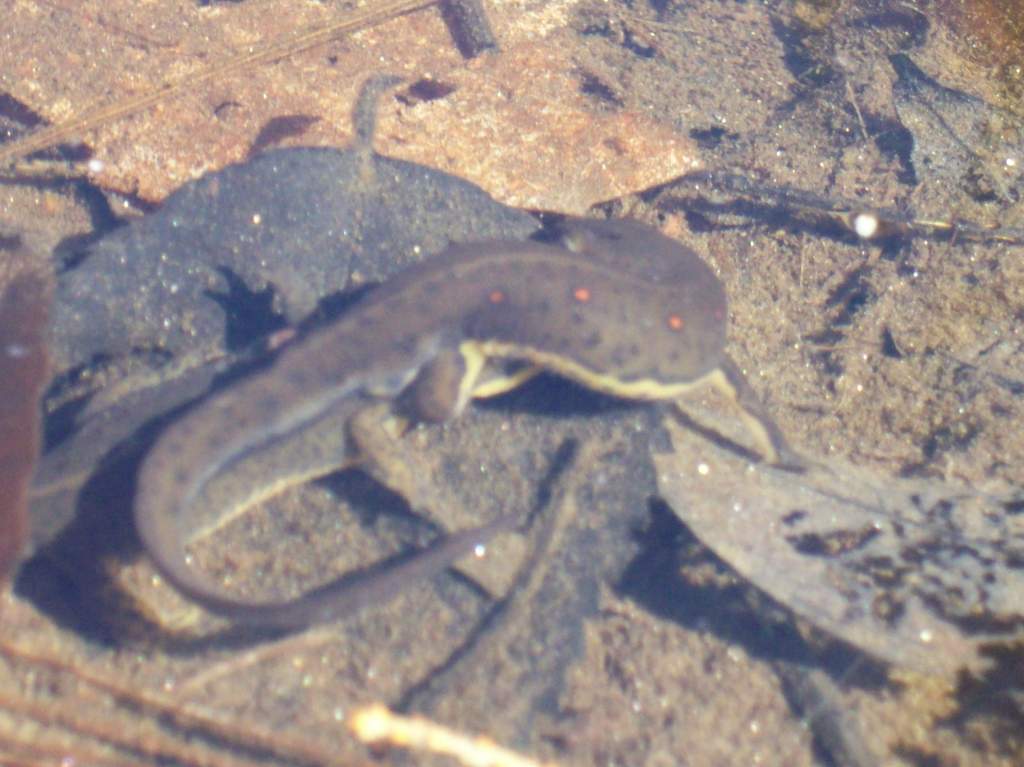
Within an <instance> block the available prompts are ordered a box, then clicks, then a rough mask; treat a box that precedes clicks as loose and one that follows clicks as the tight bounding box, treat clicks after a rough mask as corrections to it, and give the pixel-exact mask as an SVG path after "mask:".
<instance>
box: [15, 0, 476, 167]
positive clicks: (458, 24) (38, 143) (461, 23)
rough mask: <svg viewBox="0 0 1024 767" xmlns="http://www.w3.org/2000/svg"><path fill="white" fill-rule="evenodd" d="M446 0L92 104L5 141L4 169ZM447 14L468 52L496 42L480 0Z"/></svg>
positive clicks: (417, 1)
mask: <svg viewBox="0 0 1024 767" xmlns="http://www.w3.org/2000/svg"><path fill="white" fill-rule="evenodd" d="M439 1H440V0H375V2H373V3H371V4H369V5H368V6H367V7H365V8H358V9H354V10H350V11H348V12H344V13H341V14H340V15H339V16H338V17H337V18H336V19H335V20H333V21H331V22H329V23H327V24H316V25H312V26H309V27H304V28H302V29H298V30H295V31H293V32H289V33H287V34H285V35H282V36H281V37H279V38H277V39H276V40H271V41H268V42H266V43H263V44H261V45H254V46H251V47H249V48H247V49H246V50H245V52H244V53H241V54H239V55H236V56H231V57H229V58H226V59H224V60H222V61H218V62H215V63H213V64H211V65H210V66H209V67H207V68H205V69H203V70H202V71H199V72H194V73H192V74H189V75H186V76H184V77H182V78H180V79H177V80H171V81H168V82H166V83H164V84H163V85H161V86H158V87H156V88H153V89H151V90H148V91H146V92H144V93H141V94H139V95H138V96H132V97H129V98H126V99H122V100H120V101H115V102H114V103H111V104H101V105H99V106H96V107H93V108H92V109H87V110H86V111H84V112H83V113H81V114H79V115H76V116H75V117H72V118H71V119H70V120H68V121H66V122H63V123H60V124H59V125H52V126H49V127H47V128H43V129H41V130H38V131H35V132H34V133H31V134H29V135H28V136H25V137H24V138H21V139H19V140H17V141H12V142H10V143H8V144H6V145H4V146H0V168H4V167H6V166H9V165H11V164H12V163H14V162H15V161H16V160H18V159H19V158H22V157H27V156H28V155H30V154H32V153H33V152H38V151H40V150H42V149H47V148H49V147H51V146H54V145H56V144H59V143H61V142H63V141H66V140H68V139H69V138H74V137H78V136H81V134H83V133H85V132H87V131H89V130H92V129H93V128H97V127H99V126H101V125H106V124H107V123H110V122H113V121H114V120H119V119H121V118H124V117H128V116H130V115H133V114H137V113H138V112H141V111H143V110H145V109H148V108H149V107H152V106H154V105H156V104H159V103H161V102H163V101H166V100H167V99H170V98H173V97H176V96H180V95H182V94H185V93H187V92H189V91H191V90H192V89H194V88H195V87H197V86H199V85H201V84H203V83H207V82H212V81H214V80H217V79H218V78H222V77H224V76H226V75H228V74H231V73H234V72H240V71H244V70H245V69H246V68H247V67H251V66H254V65H256V64H266V63H270V62H273V61H277V60H279V59H283V58H286V57H288V56H291V55H293V54H296V53H300V52H302V51H305V50H308V49H310V48H313V47H315V46H317V45H321V44H323V43H326V42H329V41H330V40H334V39H336V38H338V37H341V36H342V35H346V34H349V33H351V32H354V31H356V30H359V29H365V28H367V27H372V26H375V25H377V24H380V23H382V22H384V21H388V20H389V19H393V18H396V17H398V16H404V15H406V14H409V13H412V12H414V11H419V10H422V9H424V8H428V7H430V6H433V5H437V4H438V3H439ZM444 6H445V19H446V21H447V22H448V23H449V25H450V26H451V27H452V35H453V37H454V38H455V41H456V45H457V46H458V47H459V50H460V52H462V53H463V55H467V56H469V55H476V54H478V53H480V52H482V51H484V50H487V49H488V48H489V47H493V46H491V45H489V44H488V42H489V41H490V42H492V43H493V35H492V36H491V37H490V38H488V37H487V33H488V32H489V30H490V27H489V25H488V24H487V18H486V15H484V12H483V7H482V6H481V5H480V4H479V0H445V2H444Z"/></svg>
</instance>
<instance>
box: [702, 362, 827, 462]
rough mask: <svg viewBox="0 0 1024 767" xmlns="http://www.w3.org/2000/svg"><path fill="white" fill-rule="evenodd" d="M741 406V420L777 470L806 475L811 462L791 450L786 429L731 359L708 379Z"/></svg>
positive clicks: (722, 364)
mask: <svg viewBox="0 0 1024 767" xmlns="http://www.w3.org/2000/svg"><path fill="white" fill-rule="evenodd" d="M703 380H704V381H706V382H707V383H709V384H711V385H712V386H714V387H715V388H716V389H718V390H719V391H720V392H722V393H723V394H725V396H727V397H728V398H729V399H731V400H732V401H733V402H735V403H736V404H737V405H738V406H739V412H740V416H741V417H742V418H743V422H744V424H745V425H746V427H747V430H748V431H749V432H750V434H751V436H752V437H753V438H754V441H755V442H756V443H757V448H758V450H760V451H761V453H762V454H763V455H764V457H765V459H766V460H767V461H768V462H769V463H772V464H775V465H776V466H780V467H782V468H786V469H791V470H793V471H804V470H805V469H806V468H807V461H806V460H805V459H804V458H803V457H802V456H800V454H798V453H797V452H796V451H795V450H793V448H791V447H790V446H789V442H788V441H787V440H786V437H785V435H783V433H782V429H780V428H779V426H778V424H776V423H775V421H774V419H772V417H771V416H770V415H769V414H768V411H767V410H765V407H764V404H763V403H762V402H761V400H760V398H759V397H758V396H757V393H756V392H755V391H754V389H753V388H752V387H751V386H750V383H749V382H748V381H747V379H746V376H744V375H743V371H742V370H740V368H739V366H738V365H737V364H736V363H735V362H734V361H733V360H732V358H731V357H729V355H724V356H723V358H722V363H721V364H720V365H719V366H718V368H716V369H715V370H713V371H711V373H709V374H708V375H707V376H706V377H705V378H704V379H703Z"/></svg>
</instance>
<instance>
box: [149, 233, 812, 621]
mask: <svg viewBox="0 0 1024 767" xmlns="http://www.w3.org/2000/svg"><path fill="white" fill-rule="evenodd" d="M560 235H561V243H560V244H559V245H554V244H544V243H540V242H532V241H530V242H497V241H495V242H480V243H472V244H463V245H454V246H452V247H450V248H449V249H448V250H447V251H445V252H444V253H441V254H440V255H437V256H434V257H432V258H429V259H428V260H426V261H424V262H422V263H420V264H418V265H416V266H413V267H411V268H409V269H407V270H405V271H403V272H401V273H400V274H398V275H397V276H396V277H394V278H393V279H391V280H389V281H388V282H386V283H385V284H384V285H382V286H381V287H379V288H377V289H376V290H374V291H372V292H371V293H370V294H369V295H368V296H367V297H365V298H364V299H363V300H361V301H360V302H359V303H358V304H357V305H356V306H354V307H353V308H352V309H351V310H350V311H349V312H348V313H347V314H346V315H345V316H343V317H342V318H341V319H340V320H338V321H336V322H335V323H333V324H332V325H330V326H328V327H326V328H324V329H322V330H320V331H319V332H316V333H314V334H312V335H310V336H309V337H308V338H306V339H304V340H302V341H300V342H297V343H296V344H295V345H294V346H291V347H289V348H286V349H285V350H284V351H283V352H282V353H281V355H280V357H279V358H278V359H277V360H276V361H275V363H274V364H273V365H272V366H271V367H269V368H268V369H266V370H264V371H261V372H259V373H256V374H254V375H252V376H250V377H249V378H246V379H244V380H242V381H240V382H239V383H237V384H235V385H233V386H231V387H229V388H227V389H225V390H224V391H222V392H219V393H217V394H215V395H213V396H211V397H209V398H208V399H206V400H205V401H203V402H201V403H200V404H199V405H198V406H196V407H194V408H193V409H192V410H191V411H189V412H188V413H187V414H186V415H185V416H184V417H182V418H181V419H179V420H177V421H176V422H174V423H172V424H171V425H170V426H169V427H168V428H167V429H166V431H165V432H164V433H163V434H162V435H161V437H160V438H159V440H158V441H157V443H156V444H155V446H154V447H153V449H152V450H151V452H150V453H149V455H148V456H147V457H146V459H145V461H144V463H143V466H142V468H141V471H140V475H139V479H138V490H137V496H136V500H135V523H136V527H137V529H138V532H139V535H140V537H141V539H142V543H143V545H144V547H145V550H146V551H147V552H148V554H149V556H150V557H151V558H152V560H153V562H154V564H155V566H156V568H157V570H158V571H159V572H160V573H161V574H162V575H163V576H164V577H165V578H166V580H167V581H168V582H170V583H171V584H172V585H173V586H174V587H176V588H177V589H178V590H179V591H180V592H181V593H183V594H184V595H186V596H187V597H189V598H190V599H192V600H193V601H195V602H197V603H198V604H200V605H201V606H203V607H204V608H206V609H208V610H210V611H212V612H214V613H217V614H220V615H222V616H224V617H226V618H229V619H231V620H234V621H238V622H243V623H251V624H260V625H266V626H273V627H282V628H297V627H301V626H305V625H308V624H311V623H316V622H321V621H325V620H331V619H335V618H338V617H341V616H344V615H347V614H350V613H352V612H354V611H355V610H358V609H360V608H361V607H363V606H365V605H368V604H373V603H380V602H382V601H383V600H385V599H388V598H390V597H392V596H393V595H395V594H397V593H398V592H399V591H401V590H402V589H403V588H405V587H406V586H407V585H409V584H411V583H414V582H416V581H417V580H420V579H422V578H425V577H428V576H431V575H433V574H436V573H437V572H439V571H441V570H443V569H444V568H446V567H448V566H449V565H450V564H451V563H452V562H453V561H454V560H456V559H457V558H459V557H460V556H463V555H465V554H467V553H469V551H471V550H472V549H473V547H474V546H475V545H477V544H479V543H483V542H484V541H486V540H487V539H489V538H490V537H491V536H493V535H494V534H496V533H498V532H499V531H502V530H508V529H511V528H513V527H515V526H516V525H517V524H518V517H517V515H514V514H507V515H504V516H502V517H499V518H497V519H495V520H494V521H492V522H490V523H488V524H486V525H483V526H481V527H477V528H473V529H468V530H464V531H460V532H456V533H454V534H452V535H450V536H447V537H444V538H442V539H441V540H440V541H439V542H438V543H436V544H435V545H433V546H430V547H427V548H426V549H424V550H422V551H420V552H417V553H416V554H414V555H413V556H411V557H408V558H406V559H405V560H404V561H402V562H401V563H399V564H396V565H394V566H390V567H382V568H376V569H375V571H374V572H372V573H371V574H367V575H365V576H363V577H360V578H352V577H344V576H343V577H342V578H340V579H338V580H336V581H332V582H331V583H328V584H326V585H324V586H322V587H319V588H317V589H314V590H312V591H310V592H307V593H305V594H302V595H300V596H298V597H295V598H291V599H280V600H252V599H246V598H243V597H240V596H235V595H233V594H231V593H229V592H228V591H226V590H225V589H224V588H222V587H221V586H220V585H219V584H218V583H217V582H216V581H215V580H214V579H213V578H212V577H210V576H209V575H207V574H204V573H203V572H202V571H200V570H198V569H196V568H195V567H193V566H192V565H191V563H190V561H189V557H188V556H187V554H186V545H187V543H188V542H189V540H194V539H195V538H196V537H198V536H200V535H203V534H205V533H208V532H210V531H211V530H213V529H215V528H216V527H218V526H220V525H222V524H224V523H225V522H226V521H227V520H229V519H231V518H233V517H234V516H236V515H237V514H239V513H241V512H242V511H244V510H245V509H246V508H248V507H249V506H251V505H253V504H254V503H256V502H257V501H259V500H260V499H263V498H266V497H269V496H271V495H274V494H276V493H277V492H280V491H281V490H282V489H284V488H285V487H288V486H291V485H295V484H299V483H302V482H305V481H308V480H310V479H313V478H315V477H318V476H322V475H324V474H327V473H330V472H332V471H335V470H337V469H339V468H341V467H344V466H350V465H353V464H355V463H358V462H359V461H360V460H361V459H363V458H365V457H366V456H364V455H361V451H360V449H359V443H360V439H359V435H358V433H357V432H356V430H355V429H354V428H353V424H354V423H356V421H358V420H359V418H358V416H359V415H360V414H365V413H366V412H367V409H368V408H373V407H380V406H381V405H382V404H383V405H386V406H387V407H388V409H395V410H396V411H397V410H398V409H399V408H400V409H402V411H403V412H406V413H408V414H410V415H411V416H412V417H413V418H415V419H418V420H424V421H443V420H446V419H448V418H452V417H454V416H456V415H458V414H459V413H460V412H461V411H462V410H463V408H465V406H466V404H467V403H468V402H469V400H470V399H471V398H473V397H490V396H495V395H497V394H500V393H503V392H505V391H508V390H510V389H512V388H514V387H515V386H518V385H520V384H521V383H523V381H525V380H527V379H529V378H530V377H532V376H533V375H534V374H535V373H537V372H539V371H542V370H546V371H551V372H554V373H556V374H559V375H562V376H565V377H566V378H569V379H571V380H573V381H576V382H578V383H580V384H582V385H583V386H586V387H588V388H590V389H593V390H595V391H598V392H603V393H606V394H610V395H613V396H616V397H622V398H625V399H630V400H646V401H673V400H676V399H677V398H679V397H680V396H681V395H683V394H685V393H686V392H687V391H689V390H690V389H691V388H693V387H694V386H698V385H703V384H708V383H710V384H713V385H715V386H717V387H718V388H720V389H722V390H724V391H726V392H727V393H728V394H729V395H730V396H732V397H733V398H734V399H735V400H736V401H737V402H738V404H739V405H740V406H741V409H742V411H743V413H744V416H745V421H746V422H747V424H748V426H749V428H750V430H751V433H752V435H753V437H754V438H755V440H756V442H757V444H758V445H759V448H760V449H761V450H762V451H763V453H764V455H765V457H766V458H767V459H768V460H770V461H773V462H785V463H791V464H799V459H798V458H797V457H796V456H795V454H794V453H793V452H792V451H791V450H790V449H789V447H788V445H787V444H786V440H785V438H784V437H783V435H782V433H781V431H780V430H779V429H778V427H777V426H776V425H775V423H774V422H773V421H772V420H771V418H770V417H769V416H768V414H767V413H766V412H765V411H764V409H763V408H762V406H761V404H760V402H759V400H758V399H757V397H756V396H755V395H754V393H753V391H752V390H751V388H750V386H749V385H748V384H747V382H746V380H745V379H744V377H743V375H742V373H741V372H740V370H739V368H738V367H737V366H736V365H735V363H733V362H732V360H731V359H730V358H729V356H728V355H727V354H726V352H725V341H726V296H725V291H724V289H723V287H722V284H721V282H720V281H719V280H718V278H717V277H716V276H715V275H714V273H713V272H712V271H711V269H710V268H709V267H708V266H707V265H706V264H705V263H704V262H703V261H702V260H701V259H700V258H699V257H698V256H697V255H696V254H695V253H693V252H692V251H690V250H689V249H688V248H686V247H684V246H683V245H681V244H680V243H678V242H676V241H675V240H672V239H669V238H668V237H665V236H664V235H662V234H661V233H660V232H658V231H657V230H655V229H652V228H651V227H648V226H645V225H643V224H641V223H639V222H635V221H625V220H622V221H607V222H601V221H584V220H570V221H568V222H567V223H565V224H564V225H562V227H561V230H560ZM508 360H515V361H520V362H523V363H525V367H523V368H520V369H518V370H517V371H516V372H515V373H513V374H511V375H507V374H505V373H504V372H503V370H502V368H501V367H500V366H501V365H502V364H504V363H506V362H507V361H508Z"/></svg>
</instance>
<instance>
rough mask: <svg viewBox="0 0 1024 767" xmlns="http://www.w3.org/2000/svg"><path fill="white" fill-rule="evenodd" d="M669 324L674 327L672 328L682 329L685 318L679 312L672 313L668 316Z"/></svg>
mask: <svg viewBox="0 0 1024 767" xmlns="http://www.w3.org/2000/svg"><path fill="white" fill-rule="evenodd" d="M668 326H669V327H670V328H672V330H682V329H683V318H682V317H680V316H679V315H678V314H670V315H669V316H668Z"/></svg>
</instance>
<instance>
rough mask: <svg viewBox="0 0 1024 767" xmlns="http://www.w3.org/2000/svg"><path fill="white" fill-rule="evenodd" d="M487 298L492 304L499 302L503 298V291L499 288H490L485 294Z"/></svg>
mask: <svg viewBox="0 0 1024 767" xmlns="http://www.w3.org/2000/svg"><path fill="white" fill-rule="evenodd" d="M487 300H488V301H490V302H491V303H492V304H500V303H501V302H502V301H504V300H505V293H504V292H503V291H501V290H492V291H491V292H490V295H488V296H487Z"/></svg>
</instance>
